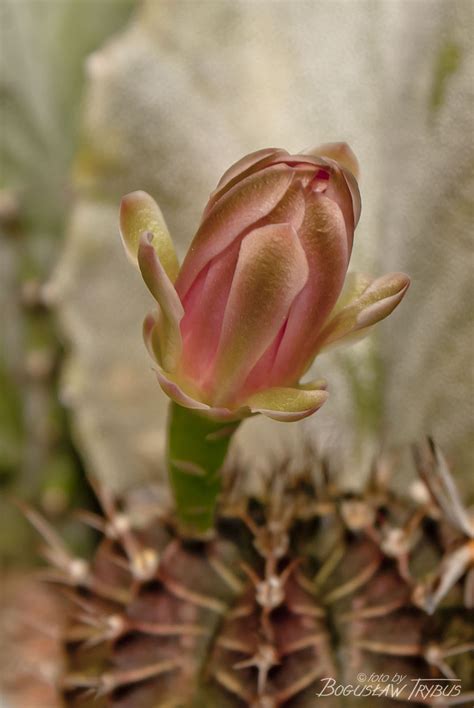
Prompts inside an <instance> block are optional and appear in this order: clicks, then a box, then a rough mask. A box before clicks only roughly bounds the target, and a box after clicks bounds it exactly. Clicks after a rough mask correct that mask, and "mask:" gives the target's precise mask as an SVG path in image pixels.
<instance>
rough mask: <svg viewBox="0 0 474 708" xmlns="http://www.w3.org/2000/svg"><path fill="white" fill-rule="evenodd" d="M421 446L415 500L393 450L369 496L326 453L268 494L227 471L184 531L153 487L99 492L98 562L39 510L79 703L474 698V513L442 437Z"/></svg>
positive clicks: (227, 704) (66, 691) (280, 475)
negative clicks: (80, 553) (398, 484)
mask: <svg viewBox="0 0 474 708" xmlns="http://www.w3.org/2000/svg"><path fill="white" fill-rule="evenodd" d="M416 459H417V464H418V470H419V475H420V479H419V480H414V481H413V483H412V484H411V486H410V488H409V490H408V493H407V495H406V496H400V495H396V494H395V493H394V492H393V491H391V485H390V480H391V476H392V475H393V474H394V473H395V474H396V468H395V467H393V468H390V466H389V464H388V461H387V460H383V459H380V460H379V461H378V462H377V463H376V464H375V465H374V469H373V473H372V475H371V477H370V479H369V481H368V483H367V485H366V487H365V489H364V490H363V491H362V492H361V494H360V495H358V496H353V495H352V496H347V495H344V494H342V493H341V492H340V491H339V490H338V489H337V487H336V485H335V484H334V482H333V481H332V480H331V479H330V478H329V477H328V474H327V473H326V472H325V466H324V465H322V464H321V463H318V462H317V461H316V460H312V461H311V460H309V461H308V467H307V469H306V470H304V471H302V473H301V474H300V475H297V476H294V477H293V478H289V476H288V474H287V472H286V470H285V469H284V468H282V469H279V470H276V471H275V473H274V475H273V477H272V478H271V479H270V480H269V482H268V485H267V487H266V491H265V493H264V495H263V496H262V498H260V499H258V500H257V499H248V498H246V497H245V495H244V494H243V493H242V487H243V485H242V484H241V483H240V482H241V480H240V474H241V473H238V472H237V473H235V474H229V475H228V476H227V477H226V482H225V486H224V490H223V493H222V495H221V501H220V505H219V512H218V517H217V523H216V530H215V536H214V538H213V539H212V540H207V541H189V540H183V539H182V538H180V537H179V536H178V535H177V534H176V531H175V528H174V526H175V525H174V518H173V516H174V515H173V511H172V510H169V509H166V508H160V507H159V506H157V505H154V504H150V501H149V497H148V498H147V497H144V498H143V504H145V506H143V507H142V508H141V509H140V505H139V506H138V507H137V506H136V504H135V505H134V508H133V506H130V505H129V503H128V502H129V501H130V500H127V498H124V499H122V500H116V499H113V498H112V497H111V495H110V494H109V493H108V492H107V490H106V489H100V488H97V489H96V491H97V494H98V497H99V500H100V502H101V506H102V509H103V512H104V515H103V516H99V515H94V514H91V513H84V514H83V515H82V518H83V520H84V521H85V522H87V523H89V524H90V525H91V526H93V528H95V529H98V530H100V532H101V533H102V535H103V540H102V542H101V543H100V545H99V548H98V551H97V553H96V556H95V558H94V559H93V560H92V562H90V563H89V562H86V561H84V560H82V559H78V558H74V557H73V556H72V555H71V554H70V553H69V552H68V550H67V549H66V548H65V546H64V544H63V542H62V541H61V539H60V538H59V537H58V536H57V535H56V533H55V532H54V531H53V530H52V529H51V528H50V527H49V526H47V525H46V523H45V522H44V521H43V520H42V519H41V518H40V517H39V516H38V515H37V514H36V513H35V512H33V511H31V510H27V512H26V513H27V514H28V516H29V518H30V520H31V522H32V523H33V524H34V525H35V526H36V527H37V528H38V530H39V531H40V533H41V534H42V535H43V537H44V539H45V541H46V550H45V556H46V557H47V559H48V560H49V561H50V563H52V565H53V566H54V568H53V569H51V570H50V571H47V572H46V575H47V578H48V579H49V580H50V581H53V582H55V583H58V584H59V586H60V587H62V588H63V589H64V594H65V595H66V599H67V603H68V613H67V623H66V629H65V634H64V637H63V645H64V648H65V650H66V652H67V656H68V672H67V673H66V675H64V676H63V677H62V679H61V680H60V689H61V691H62V694H63V697H64V700H65V703H66V705H68V706H91V708H92V706H94V707H100V706H104V707H105V706H114V708H152V707H155V706H156V707H158V706H159V707H160V708H171V707H172V706H173V707H176V708H178V706H179V707H183V708H198V707H199V708H200V707H202V708H233V707H234V706H235V708H238V707H239V706H249V707H250V706H251V707H253V708H257V707H258V708H278V707H280V706H285V707H289V708H290V707H297V706H298V707H300V708H305V707H306V706H308V707H309V706H313V705H315V703H317V704H318V705H323V706H328V708H329V707H332V706H334V707H338V706H342V705H344V706H354V707H355V706H361V707H362V708H368V707H369V706H372V705H374V703H376V704H377V705H380V706H392V705H393V706H403V705H414V704H415V705H418V704H423V705H443V706H448V705H460V704H469V705H470V704H472V702H473V699H474V693H473V692H472V691H470V690H469V686H472V661H471V656H470V652H472V651H473V650H474V637H473V631H472V627H473V625H472V623H471V624H470V623H469V616H468V610H469V609H472V607H473V606H474V568H473V535H474V527H473V520H472V517H470V516H469V514H468V512H467V511H466V509H465V508H464V507H463V505H462V503H461V500H460V498H459V496H458V493H457V491H456V488H455V485H454V484H453V480H452V478H451V476H450V474H449V471H448V469H447V466H446V462H445V460H444V458H443V456H442V454H441V453H440V451H439V450H438V449H437V448H436V447H435V446H434V445H433V444H430V445H428V444H427V445H425V446H422V447H420V448H418V449H417V450H416ZM150 512H152V513H150ZM381 675H383V676H385V677H386V678H383V679H380V680H378V681H377V679H376V678H374V677H375V676H381ZM395 675H398V676H399V677H402V678H401V680H400V681H398V680H397V681H395V679H393V680H392V677H394V676H395ZM421 679H426V680H425V681H424V682H423V683H420V681H419V680H421ZM417 681H418V683H417ZM347 686H352V687H353V689H354V692H353V694H352V695H351V694H347V693H346V695H345V696H343V695H342V689H343V688H344V687H347ZM435 687H438V688H437V689H436V690H437V691H438V694H437V696H438V697H437V698H436V694H434V695H433V693H432V692H433V691H434V690H435ZM441 690H442V691H444V697H440V693H439V692H440V691H441ZM429 692H431V693H429Z"/></svg>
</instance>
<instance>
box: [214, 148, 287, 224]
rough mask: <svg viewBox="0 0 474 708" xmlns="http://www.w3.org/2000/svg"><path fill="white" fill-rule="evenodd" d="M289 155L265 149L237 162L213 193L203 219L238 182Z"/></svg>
mask: <svg viewBox="0 0 474 708" xmlns="http://www.w3.org/2000/svg"><path fill="white" fill-rule="evenodd" d="M280 155H288V153H287V152H286V150H280V149H278V148H264V149H263V150H257V151H256V152H252V153H250V155H246V156H245V157H243V158H242V159H241V160H238V162H235V163H234V164H233V165H231V166H230V167H229V169H228V170H227V171H226V172H224V174H223V175H222V177H221V178H220V180H219V183H218V185H217V187H216V188H215V190H214V191H213V192H212V193H211V195H210V197H209V201H208V203H207V206H206V208H205V210H204V214H203V219H204V218H205V217H206V216H207V215H208V213H209V212H210V210H211V209H212V207H213V206H214V204H215V203H216V202H217V201H218V200H219V199H220V198H221V197H222V196H223V194H225V192H228V191H229V189H230V188H231V187H233V186H234V185H235V184H236V183H237V182H238V181H240V180H242V179H244V178H245V177H248V176H249V175H250V174H253V173H254V172H257V171H258V170H261V169H263V168H264V167H267V166H268V165H270V164H272V163H273V160H274V158H275V157H277V156H280Z"/></svg>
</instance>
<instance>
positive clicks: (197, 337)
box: [120, 143, 409, 534]
mask: <svg viewBox="0 0 474 708" xmlns="http://www.w3.org/2000/svg"><path fill="white" fill-rule="evenodd" d="M357 174H358V165H357V160H356V158H355V156H354V154H353V152H352V151H351V149H350V148H349V147H348V146H347V145H346V144H345V143H330V144H326V145H322V146H320V147H318V148H315V149H314V150H309V151H306V152H305V153H304V154H297V155H290V154H289V153H288V152H286V150H281V149H277V148H267V149H263V150H259V151H257V152H255V153H252V154H250V155H247V156H245V157H244V158H242V159H241V160H239V161H238V162H236V163H235V164H234V165H232V166H231V167H230V168H229V169H228V170H227V171H226V172H225V173H224V175H223V176H222V178H221V180H220V181H219V183H218V184H217V187H216V189H215V190H214V191H213V192H212V193H211V195H210V197H209V201H208V203H207V205H206V207H205V209H204V212H203V215H202V219H201V223H200V225H199V227H198V230H197V233H196V235H195V237H194V239H193V241H192V243H191V246H190V248H189V250H188V253H187V255H186V257H185V259H184V261H183V264H182V265H181V267H180V266H179V263H178V258H177V256H176V253H175V250H174V247H173V243H172V240H171V237H170V234H169V232H168V229H167V227H166V223H165V221H164V218H163V215H162V213H161V211H160V208H159V207H158V205H157V204H156V202H155V201H154V200H153V198H152V197H151V196H149V195H148V194H146V193H145V192H142V191H137V192H132V193H131V194H128V195H126V196H125V197H124V198H123V199H122V204H121V210H120V232H121V235H122V239H123V243H124V246H125V250H126V253H127V255H128V256H129V258H130V259H131V261H132V262H133V263H135V264H136V265H137V266H138V267H139V269H140V271H141V274H142V277H143V279H144V281H145V283H146V285H147V287H148V288H149V290H150V292H151V294H152V295H153V297H154V299H155V300H156V303H157V306H156V308H155V310H154V312H152V313H150V314H148V315H147V317H146V318H145V321H144V325H143V332H144V338H145V343H146V346H147V348H148V351H149V352H150V355H151V357H152V358H153V360H154V362H155V364H156V376H157V378H158V382H159V384H160V386H161V388H162V389H163V391H164V392H165V393H166V394H167V395H168V396H169V397H170V399H171V400H172V402H173V404H172V407H171V415H170V425H169V446H168V455H169V459H168V464H169V469H170V476H171V483H172V486H173V490H174V493H175V500H176V506H177V513H178V516H179V518H180V519H181V521H182V524H183V530H186V533H191V534H195V533H197V534H199V533H202V532H205V531H207V530H208V529H209V528H211V527H212V523H213V513H214V506H215V502H216V497H217V494H218V491H219V469H220V467H221V466H222V464H223V462H224V459H225V455H226V451H227V448H228V445H229V442H230V439H231V436H232V433H233V432H234V430H235V429H236V427H237V425H238V422H239V421H241V420H242V419H244V418H246V417H249V416H252V415H255V414H257V413H261V414H263V415H265V416H268V417H270V418H274V419H275V420H279V421H289V422H291V421H295V420H300V419H302V418H305V417H307V416H309V415H311V414H312V413H314V412H315V411H317V410H318V408H320V407H321V406H322V405H323V403H324V402H325V401H326V399H327V397H328V393H327V392H326V390H325V389H326V383H325V382H324V381H321V380H316V381H308V382H305V383H301V378H302V377H303V376H304V374H305V373H306V372H307V370H308V369H309V367H310V366H311V364H312V362H313V360H314V358H315V357H316V355H317V354H318V353H319V352H320V351H322V350H323V349H325V348H326V347H328V346H329V345H333V344H338V343H340V342H344V341H347V340H349V339H352V338H354V337H355V336H359V335H361V334H365V333H366V332H367V331H368V330H369V329H370V327H371V326H372V325H374V324H375V323H376V322H378V321H380V320H381V319H383V318H384V317H386V316H387V315H389V314H390V313H391V312H392V311H393V310H394V308H395V307H396V306H397V305H398V303H399V302H400V301H401V299H402V298H403V296H404V294H405V292H406V290H407V288H408V285H409V279H408V277H407V276H406V275H404V274H403V273H391V274H388V275H385V276H382V277H380V278H376V279H373V278H370V277H368V276H364V275H360V274H348V273H347V269H348V265H349V260H350V255H351V251H352V244H353V237H354V230H355V228H356V226H357V223H358V220H359V216H360V195H359V189H358V185H357Z"/></svg>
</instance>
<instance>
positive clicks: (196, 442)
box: [167, 403, 239, 537]
mask: <svg viewBox="0 0 474 708" xmlns="http://www.w3.org/2000/svg"><path fill="white" fill-rule="evenodd" d="M238 425H239V421H237V422H233V423H226V422H215V421H212V420H209V419H208V418H205V417H203V416H201V415H199V414H198V413H196V412H195V411H192V410H189V409H188V408H183V407H182V406H179V405H177V404H176V403H171V404H170V409H169V420H168V451H167V456H168V469H169V475H170V482H171V487H172V489H173V494H174V499H175V504H176V512H177V517H178V521H179V525H180V530H181V533H182V534H183V535H185V536H192V537H200V536H203V535H205V534H206V532H208V531H209V530H210V529H212V527H213V524H214V513H215V508H216V503H217V497H218V494H219V491H220V488H221V474H220V471H221V468H222V465H223V463H224V460H225V457H226V455H227V450H228V448H229V444H230V441H231V438H232V435H233V434H234V432H235V431H236V430H237V427H238Z"/></svg>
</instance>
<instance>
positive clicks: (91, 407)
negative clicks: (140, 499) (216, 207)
mask: <svg viewBox="0 0 474 708" xmlns="http://www.w3.org/2000/svg"><path fill="white" fill-rule="evenodd" d="M473 12H474V5H473V4H472V2H471V1H470V0H318V2H316V1H315V0H168V1H166V0H149V1H148V2H137V1H134V0H2V1H1V3H0V27H1V29H0V32H1V37H0V39H1V42H0V44H1V49H0V52H1V76H0V81H1V85H0V90H1V106H0V110H1V113H0V116H1V123H0V130H1V135H0V159H1V168H0V189H1V191H0V222H1V229H2V238H1V241H0V268H1V274H0V308H1V312H2V327H1V351H0V484H1V491H2V501H1V502H0V553H1V555H2V558H3V561H2V562H3V567H10V566H11V565H12V564H13V565H18V564H25V563H30V562H32V559H33V558H34V556H35V541H34V535H33V534H32V533H31V532H30V531H29V530H28V527H27V525H26V524H25V523H24V522H23V520H22V517H21V515H20V514H19V513H18V511H17V510H16V509H15V508H14V506H13V505H12V504H11V500H12V498H14V497H19V498H22V499H27V500H29V501H32V502H34V504H35V505H36V506H38V507H39V508H41V509H42V510H43V511H44V512H45V513H46V514H47V515H48V516H50V517H52V518H53V519H54V520H55V523H56V524H57V525H58V526H60V527H61V528H62V530H63V532H64V533H65V535H66V537H67V538H69V539H70V541H71V542H72V543H73V544H75V545H76V546H77V547H78V548H83V547H87V544H88V538H87V537H86V536H81V535H80V534H78V532H77V527H74V530H72V529H71V528H70V522H69V521H68V519H69V516H70V509H71V508H73V507H74V508H75V507H77V505H78V504H86V505H87V504H91V503H92V501H91V497H90V494H89V491H88V489H87V485H86V484H85V482H84V480H85V474H84V472H88V473H90V474H93V475H95V476H97V477H99V478H100V479H103V480H106V481H107V483H108V484H110V485H112V486H113V487H114V488H115V489H123V488H124V487H129V486H132V485H135V484H137V483H140V482H143V481H144V480H154V481H155V482H157V483H159V481H160V479H162V478H163V466H162V453H163V444H164V423H165V416H166V401H165V399H164V396H163V395H162V394H161V391H160V389H159V387H158V386H157V385H156V384H155V381H154V377H153V374H152V372H151V369H150V362H149V360H148V358H147V355H146V353H145V350H144V346H143V344H142V340H141V321H142V317H143V315H144V313H145V312H146V311H147V309H148V307H149V299H148V296H147V294H146V292H145V289H144V287H143V285H142V283H141V280H140V278H139V276H138V275H137V273H136V272H135V271H134V270H133V269H132V268H130V267H129V265H128V263H127V261H126V259H125V257H124V254H123V253H122V246H121V244H120V241H119V238H118V230H117V210H118V204H119V201H120V198H121V196H122V195H123V194H125V193H126V192H129V191H131V190H134V189H144V190H146V191H149V192H150V193H151V194H152V195H153V196H154V197H155V198H156V199H157V201H158V202H159V204H160V206H161V208H162V210H163V212H164V215H165V218H166V220H167V222H168V225H169V227H170V230H171V233H172V234H173V237H174V239H175V241H176V243H177V246H178V250H179V252H180V254H181V255H182V254H183V253H184V251H185V249H186V247H187V245H188V244H189V242H190V240H191V238H192V236H193V233H194V231H195V229H196V225H197V223H198V220H199V217H200V212H201V211H202V209H203V207H204V205H205V202H206V200H207V196H208V194H209V192H210V191H211V190H212V189H213V188H214V186H215V184H216V182H217V181H218V179H219V177H220V175H221V174H222V172H223V171H224V170H225V169H226V168H227V167H228V166H229V164H230V163H232V162H233V161H235V160H237V159H238V158H240V157H241V156H242V155H243V154H245V153H247V152H250V151H252V150H256V149H259V148H261V147H266V146H277V147H284V148H286V149H288V150H289V151H301V150H303V149H304V148H305V147H306V148H308V147H311V146H312V145H315V144H319V143H322V142H330V141H338V140H345V141H347V142H349V143H350V144H351V146H352V147H353V149H354V151H355V152H356V154H357V156H358V158H359V161H360V165H361V172H362V177H361V184H360V186H361V192H362V201H363V211H362V219H361V222H360V225H359V227H358V231H357V234H356V242H355V249H354V255H353V262H352V268H353V269H359V270H365V271H367V272H369V273H372V274H382V273H384V272H387V271H391V270H402V271H405V272H407V273H408V274H409V275H410V276H411V278H412V287H411V289H410V291H409V293H408V295H407V297H406V298H405V300H404V302H403V304H402V305H401V306H400V308H399V309H398V310H397V312H396V313H395V314H394V315H393V316H392V317H391V318H390V320H389V321H388V322H386V323H383V324H382V325H380V326H379V327H378V328H377V331H376V333H374V334H373V335H372V336H371V338H370V339H369V340H367V341H365V342H362V343H360V344H358V345H356V346H355V347H353V348H351V349H347V350H340V351H335V352H332V353H329V354H326V355H324V356H322V357H320V358H319V359H318V360H317V362H316V364H315V367H314V373H315V374H317V375H318V377H319V376H324V377H325V378H327V379H328V381H329V383H330V391H331V398H330V400H329V402H328V403H327V404H326V405H325V406H324V408H323V409H322V410H321V411H320V412H319V413H318V414H317V415H316V416H314V417H313V418H311V419H309V420H307V421H303V422H302V423H300V424H292V425H285V424H278V423H273V422H272V423H269V422H268V421H264V420H258V419H252V420H250V421H247V422H245V424H244V425H243V426H242V428H241V430H240V432H239V434H238V436H237V440H236V444H235V446H234V449H233V453H232V454H233V455H234V459H235V458H237V459H238V460H239V461H240V463H241V464H243V465H245V466H247V467H250V468H251V470H252V479H253V480H254V481H255V483H256V484H258V478H259V475H261V474H264V473H265V471H266V469H267V468H268V466H269V465H271V464H273V463H274V461H275V460H278V459H283V458H290V460H291V464H292V465H295V466H297V465H298V464H299V463H300V461H301V460H302V456H303V455H304V454H307V450H308V448H315V449H316V450H317V451H318V452H319V453H320V454H322V455H324V456H327V458H328V459H329V460H330V464H331V466H332V468H333V469H334V470H335V471H336V472H337V473H338V474H339V475H340V476H341V478H342V479H345V480H346V483H348V484H350V485H355V484H357V483H358V482H359V481H360V480H361V479H362V478H363V477H364V476H365V475H366V474H367V472H368V470H369V469H370V465H371V461H372V459H373V457H374V455H375V454H377V452H378V451H379V450H380V449H381V448H382V447H383V449H385V450H390V451H392V452H393V454H394V455H396V456H397V458H396V459H397V460H398V462H397V464H399V470H400V472H399V474H400V479H405V478H406V475H408V474H409V471H407V470H408V468H409V453H408V452H407V451H408V450H409V446H410V444H411V443H413V442H414V441H415V440H419V439H420V438H421V437H422V436H423V435H425V434H427V433H428V434H431V435H433V436H434V437H435V439H436V440H437V441H438V442H439V443H440V444H441V445H442V447H443V448H444V451H445V453H446V455H447V457H448V459H449V460H450V462H451V463H452V465H453V467H454V471H455V474H456V476H457V478H458V479H459V481H460V484H461V486H462V487H463V489H464V493H465V494H469V492H470V493H472V491H473V490H472V462H473V459H472V442H471V439H472V433H473V430H472V427H473V426H472V424H473V419H474V416H473V410H472V405H473V403H472V401H473V393H474V386H473V369H472V361H473V344H474V341H473V340H474V332H473V326H472V305H473V302H474V286H473V282H474V278H473V261H472V245H471V244H470V227H472V177H473V171H472V166H473V153H474V150H473V139H472V131H473V95H472V94H473V85H474V80H473V77H474V73H473V71H474V68H473V45H472V30H473V24H474V23H473ZM257 443H258V444H257ZM469 480H471V488H470V489H469Z"/></svg>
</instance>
